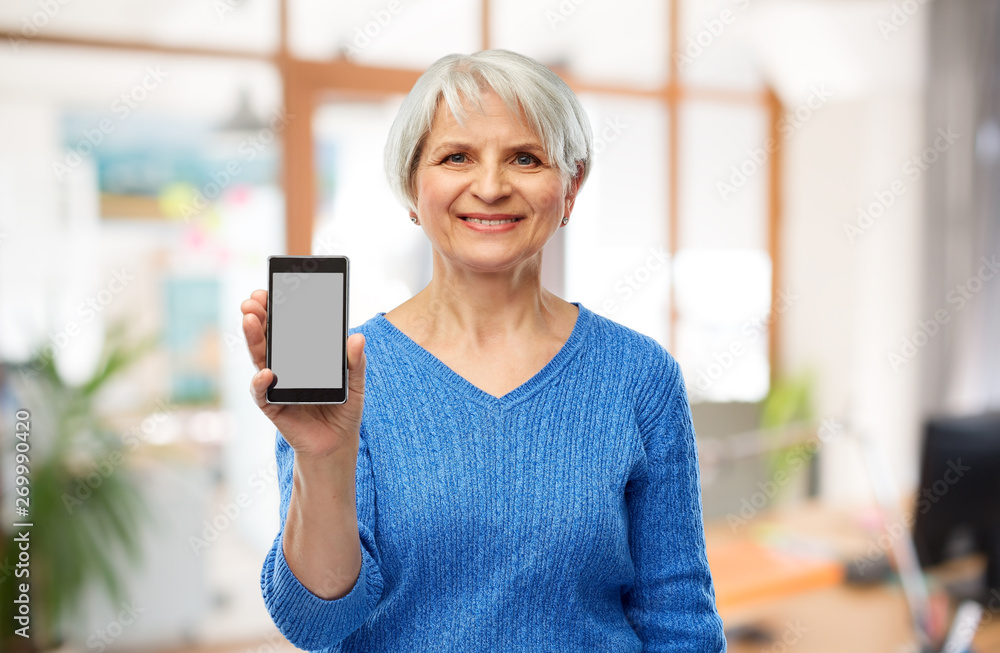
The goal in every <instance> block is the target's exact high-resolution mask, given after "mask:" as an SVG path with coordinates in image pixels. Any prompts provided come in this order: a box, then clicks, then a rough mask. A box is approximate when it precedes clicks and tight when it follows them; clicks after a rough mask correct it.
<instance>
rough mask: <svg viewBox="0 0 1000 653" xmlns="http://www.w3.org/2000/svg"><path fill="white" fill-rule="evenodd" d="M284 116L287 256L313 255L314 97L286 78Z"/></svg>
mask: <svg viewBox="0 0 1000 653" xmlns="http://www.w3.org/2000/svg"><path fill="white" fill-rule="evenodd" d="M283 92H284V105H285V114H286V115H287V116H288V126H287V127H286V128H285V131H284V132H283V134H282V140H281V143H282V150H283V152H282V154H283V156H282V187H283V190H284V193H285V241H286V242H285V248H286V253H288V254H297V255H305V254H311V253H312V233H313V221H314V220H315V217H316V161H315V156H314V148H313V133H312V117H313V109H314V97H315V95H314V93H313V91H312V90H311V89H310V88H309V87H307V86H304V85H302V84H297V83H295V80H294V79H293V78H289V77H288V76H286V77H285V85H284V89H283Z"/></svg>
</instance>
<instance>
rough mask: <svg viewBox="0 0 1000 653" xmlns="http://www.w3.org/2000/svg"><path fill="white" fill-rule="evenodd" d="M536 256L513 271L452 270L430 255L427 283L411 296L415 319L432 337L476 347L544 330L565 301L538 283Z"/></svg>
mask: <svg viewBox="0 0 1000 653" xmlns="http://www.w3.org/2000/svg"><path fill="white" fill-rule="evenodd" d="M541 268H542V253H541V252H539V253H538V254H537V255H536V256H534V257H532V259H531V260H529V261H525V262H524V263H523V264H521V265H520V266H518V267H516V268H515V269H513V270H505V271H502V272H478V271H473V270H468V269H456V268H455V267H454V266H450V265H448V264H447V262H445V261H444V260H442V259H441V257H440V256H439V255H438V254H437V252H435V253H434V274H433V277H432V279H431V282H430V283H429V284H428V285H427V287H425V288H424V289H423V290H421V291H420V292H419V293H417V294H416V295H415V296H414V298H413V299H414V300H415V306H414V309H415V312H416V314H417V315H418V316H419V318H420V319H419V321H420V322H421V323H423V325H424V326H425V327H426V328H427V329H428V331H427V333H434V334H435V335H436V338H441V339H446V340H447V341H449V342H459V341H464V342H466V343H468V344H472V345H479V344H489V343H496V342H503V341H506V340H508V339H510V338H516V337H518V336H520V335H523V334H524V333H525V332H529V333H530V332H535V333H537V332H541V331H549V330H551V328H552V325H553V323H554V321H555V319H556V315H557V313H558V309H559V308H560V305H561V304H565V301H564V300H562V299H560V298H558V297H556V296H555V295H554V294H552V293H551V292H549V291H548V290H546V289H544V288H542V284H541Z"/></svg>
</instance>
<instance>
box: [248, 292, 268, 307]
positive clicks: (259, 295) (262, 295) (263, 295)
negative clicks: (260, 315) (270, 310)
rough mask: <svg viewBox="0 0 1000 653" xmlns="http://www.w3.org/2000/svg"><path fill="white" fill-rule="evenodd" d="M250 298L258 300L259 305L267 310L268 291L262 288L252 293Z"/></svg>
mask: <svg viewBox="0 0 1000 653" xmlns="http://www.w3.org/2000/svg"><path fill="white" fill-rule="evenodd" d="M250 297H251V299H256V300H257V303H258V304H260V305H261V306H263V307H264V310H265V311H266V310H267V291H266V290H261V289H260V288H258V289H257V290H255V291H253V292H252V293H250Z"/></svg>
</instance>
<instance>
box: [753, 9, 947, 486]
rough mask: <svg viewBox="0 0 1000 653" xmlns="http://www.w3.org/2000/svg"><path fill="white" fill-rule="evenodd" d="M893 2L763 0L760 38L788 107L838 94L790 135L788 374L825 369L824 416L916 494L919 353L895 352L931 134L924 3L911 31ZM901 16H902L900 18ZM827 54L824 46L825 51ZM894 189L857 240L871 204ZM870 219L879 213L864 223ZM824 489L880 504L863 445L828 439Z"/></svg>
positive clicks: (915, 258)
mask: <svg viewBox="0 0 1000 653" xmlns="http://www.w3.org/2000/svg"><path fill="white" fill-rule="evenodd" d="M892 7H893V4H892V3H891V2H882V1H877V2H876V1H872V2H862V1H857V2H801V1H797V2H795V3H790V2H786V1H785V0H775V1H771V2H767V1H763V2H760V3H759V4H758V5H756V6H755V7H754V11H755V12H756V16H755V18H756V22H755V24H754V26H753V28H754V29H756V31H757V33H756V34H754V35H752V36H751V38H752V39H754V41H755V43H756V47H757V51H758V53H759V55H760V58H761V60H762V61H763V62H764V64H765V70H766V76H767V78H768V79H769V80H770V82H771V83H772V85H774V87H775V88H776V90H777V92H778V93H779V95H780V96H781V97H782V99H783V101H784V102H785V104H786V107H787V108H794V107H795V106H796V105H797V104H798V103H800V102H802V99H803V98H805V97H806V96H807V95H808V93H809V89H810V88H812V87H813V86H814V85H815V84H826V85H827V89H826V90H827V91H828V92H829V93H830V94H831V98H830V100H829V101H828V102H827V103H826V104H824V105H823V106H822V107H821V108H819V109H818V110H816V111H815V112H814V113H813V114H812V116H811V117H809V118H808V119H807V120H806V121H804V122H803V124H802V125H801V127H800V128H799V129H797V130H796V131H795V132H794V133H793V134H792V135H791V136H790V137H789V138H788V139H786V140H785V141H784V146H785V160H784V196H783V202H784V215H783V219H784V231H783V234H784V243H783V260H782V266H783V269H784V279H785V285H786V286H788V287H790V288H791V289H792V291H793V292H795V293H798V295H799V300H798V301H797V302H795V303H794V305H793V306H792V308H791V309H790V310H789V311H788V312H787V313H786V314H785V315H784V324H783V334H782V340H781V344H780V347H781V351H780V357H781V359H782V361H783V367H784V370H785V371H786V372H789V373H794V372H797V371H799V370H801V369H804V368H806V367H813V368H814V369H815V370H816V372H817V381H818V386H817V396H816V409H817V416H818V417H819V418H826V417H833V418H835V419H838V420H847V421H849V423H850V425H851V426H853V427H854V428H856V429H857V430H859V431H863V432H866V433H868V434H870V435H872V436H874V437H876V438H877V439H878V440H879V441H880V442H881V443H882V444H883V446H884V448H885V450H886V453H887V454H888V457H889V459H890V460H891V461H892V464H893V470H892V473H893V475H894V477H895V479H896V481H897V482H898V484H899V485H900V486H901V488H902V489H903V490H906V489H911V488H912V487H913V486H915V484H916V479H917V446H918V441H919V423H918V418H919V405H918V388H917V379H918V376H917V375H918V374H920V373H921V372H920V369H919V362H920V361H919V360H914V361H912V362H911V363H909V364H908V365H906V366H903V367H901V368H900V369H899V371H898V372H896V371H894V370H893V367H892V366H891V365H890V364H889V361H888V356H887V354H888V352H889V351H898V350H899V342H900V340H901V338H902V336H903V335H905V334H908V333H911V332H912V331H913V329H914V328H915V327H916V323H917V320H918V319H919V318H921V317H924V316H922V315H920V314H919V311H920V305H919V294H918V293H919V283H920V279H921V265H922V262H921V255H920V252H921V238H922V234H921V224H922V210H923V192H924V191H923V184H922V181H923V180H922V179H916V180H915V179H913V178H912V177H911V176H907V175H905V174H904V172H903V166H904V164H905V162H906V160H907V159H908V158H909V157H911V156H913V155H914V154H916V153H918V152H920V151H921V150H922V149H923V148H924V147H926V146H927V144H926V143H924V138H925V136H924V122H923V89H924V87H923V84H924V82H923V79H924V75H923V70H924V50H925V47H926V45H925V44H926V22H925V21H926V19H927V14H928V13H929V12H928V11H927V9H926V6H925V5H921V9H919V10H918V11H916V13H915V14H913V15H912V16H908V17H907V20H906V22H905V23H902V24H901V25H899V26H898V27H899V29H897V30H890V29H889V27H887V26H892V27H895V26H896V25H894V24H893V23H892V22H891V20H892ZM897 21H898V17H897ZM820 50H821V51H820ZM895 180H898V182H899V183H898V184H897V186H896V189H897V190H899V189H900V188H902V189H903V190H902V192H901V193H900V194H899V195H898V197H895V198H894V200H893V201H892V203H891V205H890V206H889V207H888V208H887V209H886V210H885V211H884V213H883V214H882V215H881V216H879V217H878V218H877V219H875V220H874V221H873V222H872V223H870V226H869V228H868V229H867V230H864V231H863V233H860V234H858V233H856V232H855V233H854V234H853V240H852V239H851V237H849V235H848V234H847V233H846V232H845V224H853V225H855V226H857V225H858V210H859V208H860V207H862V206H868V205H870V204H871V203H872V202H874V201H876V198H875V196H874V195H873V193H875V192H876V191H879V192H882V193H883V197H884V198H887V197H888V196H886V195H885V194H884V193H885V192H887V191H888V192H890V193H891V192H892V191H891V184H892V183H893V181H895ZM865 224H867V222H866V223H865ZM821 477H822V478H821V493H822V494H823V496H824V497H826V498H828V499H830V500H831V501H834V502H852V501H864V500H870V499H871V496H872V495H871V494H870V489H869V486H868V483H867V475H866V471H865V469H864V467H863V463H862V460H861V458H860V456H859V455H858V449H857V447H856V446H854V445H853V444H852V443H851V442H850V441H847V440H843V441H837V442H836V443H834V444H828V445H826V451H825V455H824V456H823V457H822V466H821Z"/></svg>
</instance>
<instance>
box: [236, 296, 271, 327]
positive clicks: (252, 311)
mask: <svg viewBox="0 0 1000 653" xmlns="http://www.w3.org/2000/svg"><path fill="white" fill-rule="evenodd" d="M257 292H262V291H257ZM265 294H266V293H265ZM258 299H259V298H257V297H251V298H250V299H245V300H243V303H242V304H240V311H241V312H242V313H243V314H244V315H256V316H257V319H258V320H260V323H261V326H262V327H263V332H264V334H265V335H266V334H267V308H266V307H267V302H266V301H265V302H264V303H263V304H261V303H260V301H258Z"/></svg>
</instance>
